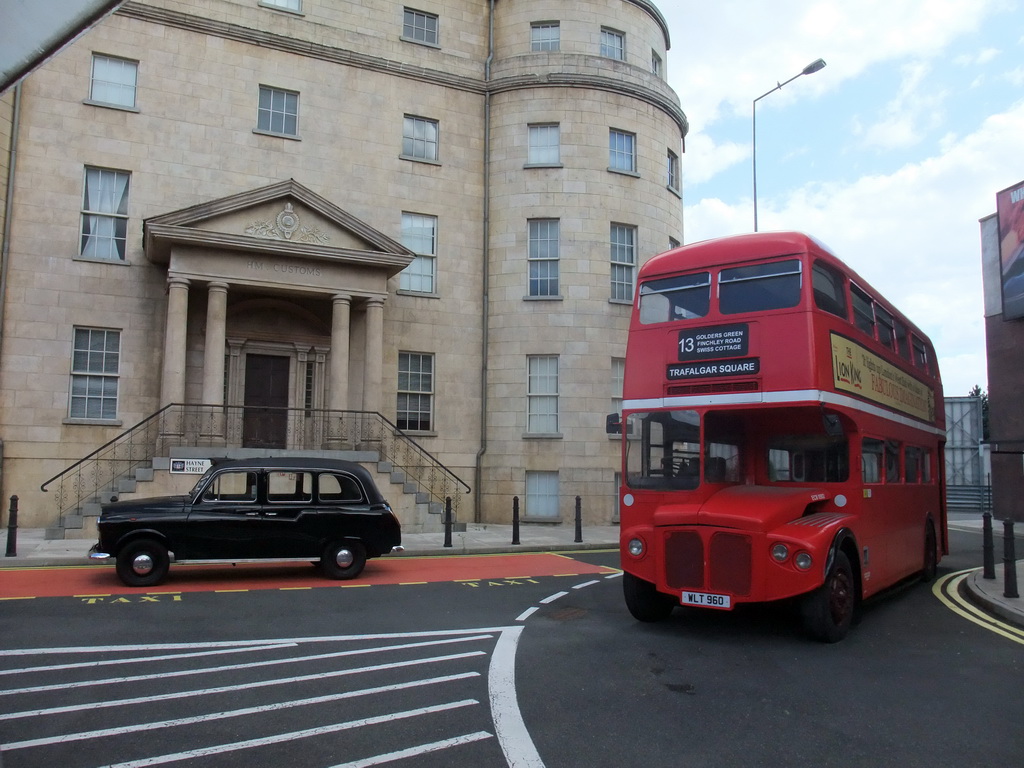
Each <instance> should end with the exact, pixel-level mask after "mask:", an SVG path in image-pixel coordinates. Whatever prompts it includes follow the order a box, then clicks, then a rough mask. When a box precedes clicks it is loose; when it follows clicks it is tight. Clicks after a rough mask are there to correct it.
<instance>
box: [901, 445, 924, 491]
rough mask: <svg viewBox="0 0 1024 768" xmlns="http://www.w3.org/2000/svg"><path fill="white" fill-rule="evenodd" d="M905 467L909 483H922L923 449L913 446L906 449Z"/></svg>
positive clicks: (904, 451) (904, 452)
mask: <svg viewBox="0 0 1024 768" xmlns="http://www.w3.org/2000/svg"><path fill="white" fill-rule="evenodd" d="M903 466H904V473H905V475H906V479H907V482H908V483H919V482H921V449H920V448H917V447H916V446H913V445H908V446H907V447H906V448H904V449H903Z"/></svg>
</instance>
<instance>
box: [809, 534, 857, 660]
mask: <svg viewBox="0 0 1024 768" xmlns="http://www.w3.org/2000/svg"><path fill="white" fill-rule="evenodd" d="M800 607H801V611H800V612H801V615H802V617H803V622H804V628H805V629H806V630H807V631H808V633H810V635H811V637H813V638H814V639H816V640H820V641H821V642H823V643H838V642H839V641H840V640H842V639H843V638H844V637H846V634H847V633H848V632H849V631H850V625H851V624H852V623H853V614H854V611H855V609H856V607H857V589H856V585H855V584H854V581H853V569H852V568H851V567H850V559H849V558H848V557H847V556H846V553H845V552H836V556H835V559H834V560H833V561H832V567H831V568H829V570H828V575H827V576H825V583H824V584H822V585H821V586H820V587H818V588H817V589H816V590H814V591H813V592H811V593H810V594H809V595H807V596H806V597H805V598H804V599H803V603H802V604H801V606H800Z"/></svg>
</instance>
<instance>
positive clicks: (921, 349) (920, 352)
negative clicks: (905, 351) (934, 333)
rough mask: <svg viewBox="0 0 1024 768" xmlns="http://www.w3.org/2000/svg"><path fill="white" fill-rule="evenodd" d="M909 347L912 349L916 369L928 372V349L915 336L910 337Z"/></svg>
mask: <svg viewBox="0 0 1024 768" xmlns="http://www.w3.org/2000/svg"><path fill="white" fill-rule="evenodd" d="M910 343H911V346H912V347H913V348H914V365H916V366H917V367H918V368H920V369H922V370H924V371H927V370H928V348H927V347H926V346H925V344H924V342H923V341H921V340H920V339H919V338H917V336H911V337H910Z"/></svg>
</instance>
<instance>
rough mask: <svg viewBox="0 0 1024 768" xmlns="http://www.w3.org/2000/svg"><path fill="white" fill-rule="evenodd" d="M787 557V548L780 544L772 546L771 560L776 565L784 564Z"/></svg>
mask: <svg viewBox="0 0 1024 768" xmlns="http://www.w3.org/2000/svg"><path fill="white" fill-rule="evenodd" d="M788 557H789V547H787V546H786V545H785V544H783V543H781V542H779V543H778V544H773V545H772V560H774V561H775V562H776V563H784V562H786V558H788Z"/></svg>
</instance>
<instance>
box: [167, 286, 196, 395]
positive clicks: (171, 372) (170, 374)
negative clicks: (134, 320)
mask: <svg viewBox="0 0 1024 768" xmlns="http://www.w3.org/2000/svg"><path fill="white" fill-rule="evenodd" d="M188 287H189V281H188V280H186V279H185V278H183V277H171V278H168V280H167V326H166V328H165V329H164V368H163V376H162V378H161V381H160V406H161V407H163V406H165V405H168V404H169V403H181V402H184V400H185V334H186V330H187V324H188Z"/></svg>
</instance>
